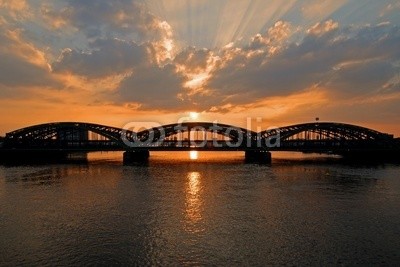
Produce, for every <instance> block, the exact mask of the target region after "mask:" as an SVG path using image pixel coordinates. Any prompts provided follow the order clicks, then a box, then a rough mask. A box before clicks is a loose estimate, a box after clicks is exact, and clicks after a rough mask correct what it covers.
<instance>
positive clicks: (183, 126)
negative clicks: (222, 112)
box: [137, 122, 257, 142]
mask: <svg viewBox="0 0 400 267" xmlns="http://www.w3.org/2000/svg"><path fill="white" fill-rule="evenodd" d="M190 131H205V132H212V133H216V134H219V135H222V136H225V137H228V138H230V139H231V140H233V141H240V140H248V139H250V140H253V141H255V140H257V133H256V132H254V131H251V130H248V129H244V128H241V127H237V126H233V125H228V124H220V123H212V122H183V123H174V124H168V125H162V126H160V127H154V128H151V129H146V130H143V131H140V132H138V133H137V139H138V140H140V141H145V140H148V139H149V138H150V139H152V140H153V141H155V142H156V141H160V140H163V139H165V138H168V137H170V136H173V135H176V134H179V133H183V132H190Z"/></svg>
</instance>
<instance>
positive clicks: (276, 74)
mask: <svg viewBox="0 0 400 267" xmlns="http://www.w3.org/2000/svg"><path fill="white" fill-rule="evenodd" d="M399 12H400V3H399V1H398V0H380V1H376V0H288V1H281V0H243V1H228V0H221V1H215V0H191V1H182V0H113V1H107V0H91V1H80V0H59V1H50V0H32V1H29V0H17V1H11V0H0V112H1V120H0V135H4V134H5V133H6V132H9V131H12V130H15V129H17V128H21V127H25V126H28V125H33V124H38V123H44V122H54V121H85V122H86V121H87V122H93V123H100V124H105V125H110V126H116V127H122V126H123V125H125V124H126V123H128V122H132V121H134V122H148V121H150V122H152V121H154V122H158V123H162V124H163V123H174V122H177V121H178V120H179V118H182V117H184V116H188V115H189V113H190V112H198V113H199V118H198V120H204V121H214V120H218V121H220V122H222V123H228V124H234V125H238V126H242V127H243V126H246V122H247V118H248V117H252V118H253V119H254V120H255V119H256V118H261V122H259V123H260V124H261V125H262V127H265V128H267V127H269V126H284V125H288V124H294V123H303V122H309V121H312V120H314V118H315V117H319V118H321V120H323V121H337V122H345V123H352V124H359V125H362V126H365V127H370V128H374V129H377V130H380V131H384V132H389V133H392V134H395V135H396V136H400V118H399V116H398V114H400V48H399V44H400V27H399V26H400V16H398V14H399Z"/></svg>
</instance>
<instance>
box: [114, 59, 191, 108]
mask: <svg viewBox="0 0 400 267" xmlns="http://www.w3.org/2000/svg"><path fill="white" fill-rule="evenodd" d="M183 82H184V77H183V76H182V75H180V74H179V73H177V72H176V69H175V67H174V66H173V65H171V64H168V65H165V66H164V67H157V66H153V67H149V68H142V69H138V70H136V71H135V72H134V73H133V74H132V75H131V76H130V77H128V78H126V79H125V80H124V81H123V82H122V84H121V86H120V88H119V89H118V91H117V95H116V101H117V102H118V103H138V104H140V106H141V108H143V109H153V110H157V109H164V110H165V109H171V110H177V109H180V108H182V105H183V104H184V99H182V98H183V96H181V94H182V93H183V90H184V88H183V87H182V84H183Z"/></svg>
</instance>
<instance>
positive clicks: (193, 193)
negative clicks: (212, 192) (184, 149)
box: [185, 172, 203, 232]
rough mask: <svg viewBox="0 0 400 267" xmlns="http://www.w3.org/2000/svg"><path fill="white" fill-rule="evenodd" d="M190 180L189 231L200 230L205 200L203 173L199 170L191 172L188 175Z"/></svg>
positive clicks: (187, 195)
mask: <svg viewBox="0 0 400 267" xmlns="http://www.w3.org/2000/svg"><path fill="white" fill-rule="evenodd" d="M187 178H188V182H187V186H186V203H185V204H186V225H187V228H186V230H187V231H188V232H199V231H201V230H202V229H201V228H199V226H198V225H197V223H199V222H200V221H201V220H202V219H203V217H202V213H203V200H202V195H201V192H202V185H201V175H200V173H199V172H189V173H188V175H187Z"/></svg>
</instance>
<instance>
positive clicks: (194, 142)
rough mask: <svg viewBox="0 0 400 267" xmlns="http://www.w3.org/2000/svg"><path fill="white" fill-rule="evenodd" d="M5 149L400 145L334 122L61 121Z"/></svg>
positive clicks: (24, 134) (19, 134)
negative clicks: (255, 126)
mask: <svg viewBox="0 0 400 267" xmlns="http://www.w3.org/2000/svg"><path fill="white" fill-rule="evenodd" d="M196 132H202V133H203V135H202V137H201V138H200V139H199V138H198V137H197V138H196V137H193V136H192V135H191V133H196ZM183 133H187V134H186V136H187V137H186V139H185V140H176V136H178V135H179V134H183ZM206 133H212V134H216V135H219V136H222V137H223V138H222V139H219V140H217V141H215V140H209V139H207V138H209V136H210V135H208V137H207V134H206ZM93 134H95V135H97V136H98V137H100V138H97V139H96V140H93V139H92V138H91V135H93ZM174 136H175V137H174ZM172 137H174V138H175V139H172ZM181 139H182V138H181ZM199 141H200V142H199ZM201 141H205V142H201ZM214 141H215V142H214ZM199 143H201V145H199ZM2 146H3V148H2V149H4V148H7V149H17V150H18V149H21V150H23V149H37V150H46V149H48V150H51V149H58V150H65V151H84V152H85V151H87V152H89V151H110V150H111V151H129V150H189V149H198V150H210V151H214V150H235V151H237V150H242V151H247V150H263V151H279V150H280V151H303V152H320V153H325V152H329V153H333V154H344V153H345V152H346V151H347V152H348V151H349V150H373V149H374V150H376V149H381V150H382V149H383V150H385V149H386V150H387V149H393V148H396V149H400V145H399V140H398V139H394V138H393V136H392V135H389V134H386V133H381V132H379V131H376V130H372V129H368V128H364V127H360V126H356V125H351V124H344V123H332V122H314V123H304V124H296V125H291V126H286V127H281V128H275V129H269V130H265V131H261V132H258V133H257V132H254V131H251V130H248V129H244V128H241V127H236V126H233V125H228V124H218V123H211V122H184V123H175V124H168V125H162V126H159V127H154V128H150V129H146V130H143V131H139V132H134V131H132V130H129V129H122V128H116V127H110V126H105V125H100V124H94V123H84V122H55V123H45V124H39V125H34V126H30V127H26V128H22V129H18V130H15V131H12V132H10V133H7V134H6V137H5V139H4V141H3V144H2Z"/></svg>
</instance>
